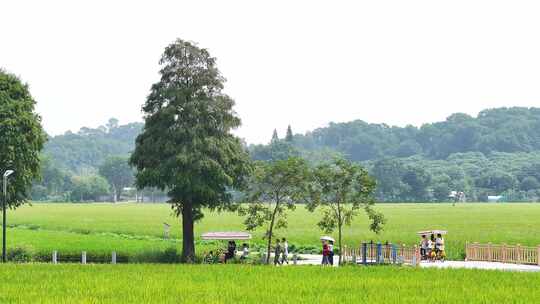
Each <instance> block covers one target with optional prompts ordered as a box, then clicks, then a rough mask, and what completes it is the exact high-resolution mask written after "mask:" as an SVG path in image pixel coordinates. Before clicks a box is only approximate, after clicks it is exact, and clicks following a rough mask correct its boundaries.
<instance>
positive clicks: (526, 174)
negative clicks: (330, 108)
mask: <svg viewBox="0 0 540 304" xmlns="http://www.w3.org/2000/svg"><path fill="white" fill-rule="evenodd" d="M538 130H540V108H519V107H515V108H499V109H490V110H485V111H482V112H480V114H479V115H478V117H476V118H474V117H471V116H469V115H466V114H453V115H451V116H450V117H448V119H447V120H446V121H444V122H436V123H431V124H425V125H423V126H421V127H420V128H417V127H414V126H407V127H404V128H401V127H393V126H392V127H391V126H388V125H386V124H368V123H366V122H363V121H360V120H356V121H352V122H348V123H330V125H329V126H328V127H325V128H319V129H316V130H314V131H313V132H307V133H306V134H304V135H302V134H294V135H291V134H292V131H291V126H288V128H287V135H286V138H284V139H280V138H279V137H278V133H277V131H274V134H273V136H272V140H271V141H270V142H269V143H268V144H266V145H250V146H249V151H250V153H251V157H252V158H253V159H255V160H279V159H286V158H287V157H288V156H301V157H303V158H304V159H306V160H308V161H309V162H311V163H315V164H318V163H325V162H328V161H330V160H331V159H333V158H335V157H344V158H346V159H349V160H352V161H356V162H359V163H361V164H363V165H365V166H366V167H367V168H368V169H369V172H370V174H371V175H372V176H374V177H376V179H377V191H376V192H377V198H378V199H379V200H381V201H388V202H404V201H405V202H406V201H449V200H452V199H453V198H452V197H449V196H450V195H451V194H452V193H453V192H454V191H455V192H464V193H465V195H466V199H467V200H469V201H486V200H487V197H488V196H502V197H503V198H502V199H504V200H506V201H537V200H538V199H539V197H540V173H538V172H539V170H540V133H539V132H538Z"/></svg>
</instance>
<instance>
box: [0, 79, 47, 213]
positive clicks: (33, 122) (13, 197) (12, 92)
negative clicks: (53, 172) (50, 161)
mask: <svg viewBox="0 0 540 304" xmlns="http://www.w3.org/2000/svg"><path fill="white" fill-rule="evenodd" d="M35 104H36V102H35V101H34V99H33V98H32V96H31V95H30V92H29V90H28V85H26V84H23V83H22V82H21V80H20V79H19V78H17V77H16V76H14V75H12V74H8V73H6V72H5V71H3V70H1V69H0V175H2V174H3V173H4V172H5V171H6V170H15V173H14V174H13V175H12V176H11V177H10V179H9V184H10V187H8V188H7V190H8V194H7V195H8V207H9V208H16V207H18V206H20V205H22V204H23V203H25V202H26V201H27V199H28V198H29V197H30V195H31V186H32V183H33V181H34V180H36V179H38V178H39V177H40V168H41V167H40V151H41V150H42V149H43V145H44V143H45V141H46V135H45V132H44V131H43V129H42V127H41V117H40V116H39V115H38V114H36V113H35V111H34V106H35Z"/></svg>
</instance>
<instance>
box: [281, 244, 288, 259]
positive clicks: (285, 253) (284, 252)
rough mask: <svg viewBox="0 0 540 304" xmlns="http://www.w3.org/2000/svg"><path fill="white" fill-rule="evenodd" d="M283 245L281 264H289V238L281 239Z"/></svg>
mask: <svg viewBox="0 0 540 304" xmlns="http://www.w3.org/2000/svg"><path fill="white" fill-rule="evenodd" d="M281 246H282V251H281V264H283V263H287V264H289V259H288V256H289V243H287V240H286V239H285V238H283V239H281Z"/></svg>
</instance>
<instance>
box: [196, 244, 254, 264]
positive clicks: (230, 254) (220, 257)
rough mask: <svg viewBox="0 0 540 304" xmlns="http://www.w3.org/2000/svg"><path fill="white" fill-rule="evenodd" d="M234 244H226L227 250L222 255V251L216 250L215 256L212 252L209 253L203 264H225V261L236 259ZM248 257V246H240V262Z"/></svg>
mask: <svg viewBox="0 0 540 304" xmlns="http://www.w3.org/2000/svg"><path fill="white" fill-rule="evenodd" d="M236 248H237V247H236V242H235V241H229V242H228V243H227V250H226V251H225V252H224V253H223V251H222V250H218V252H217V254H214V251H210V252H209V253H208V254H206V255H205V257H204V262H205V263H207V264H213V263H217V262H223V263H227V261H229V260H231V259H235V258H236V253H237V250H236ZM248 256H249V246H248V244H246V243H244V244H242V254H241V255H240V261H244V260H246V259H247V258H248Z"/></svg>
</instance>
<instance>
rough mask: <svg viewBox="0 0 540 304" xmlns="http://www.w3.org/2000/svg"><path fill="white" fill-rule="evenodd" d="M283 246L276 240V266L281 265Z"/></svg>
mask: <svg viewBox="0 0 540 304" xmlns="http://www.w3.org/2000/svg"><path fill="white" fill-rule="evenodd" d="M281 250H282V249H281V244H280V243H279V239H276V248H275V249H274V265H281V261H280V260H279V256H280V255H281Z"/></svg>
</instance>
